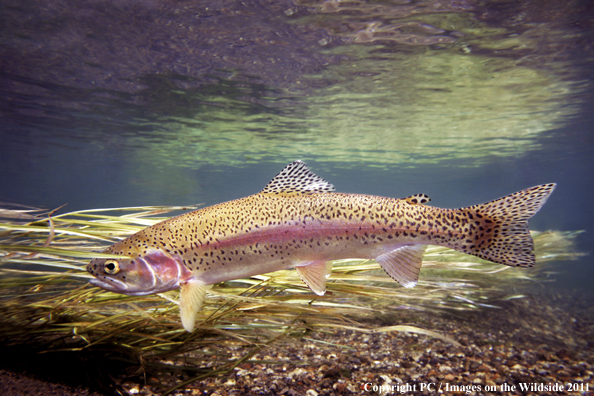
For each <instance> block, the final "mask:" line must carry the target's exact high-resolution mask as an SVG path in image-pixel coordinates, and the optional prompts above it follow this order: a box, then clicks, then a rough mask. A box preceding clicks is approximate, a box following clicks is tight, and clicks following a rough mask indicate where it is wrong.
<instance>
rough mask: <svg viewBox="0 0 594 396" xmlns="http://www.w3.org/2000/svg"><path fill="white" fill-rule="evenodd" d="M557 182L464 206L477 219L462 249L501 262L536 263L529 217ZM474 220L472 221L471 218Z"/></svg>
mask: <svg viewBox="0 0 594 396" xmlns="http://www.w3.org/2000/svg"><path fill="white" fill-rule="evenodd" d="M555 186H556V184H554V183H552V184H543V185H540V186H535V187H532V188H527V189H526V190H522V191H519V192H517V193H515V194H511V195H508V196H506V197H503V198H499V199H497V200H495V201H492V202H487V203H485V204H481V205H474V206H470V207H468V208H463V209H461V210H462V211H464V212H466V214H467V216H469V217H470V218H471V219H472V218H474V217H476V218H478V219H476V218H475V219H474V225H475V227H471V229H473V228H474V230H473V231H474V232H473V234H474V235H473V238H472V239H473V240H472V241H470V240H469V241H468V242H472V243H471V244H469V245H466V246H464V247H463V249H460V250H462V251H464V253H468V254H472V255H475V256H478V257H480V258H482V259H485V260H489V261H492V262H495V263H499V264H505V265H510V266H513V267H532V266H534V262H535V258H534V241H533V240H532V237H531V236H530V231H529V230H528V221H529V220H530V218H531V217H532V216H534V215H535V214H536V212H538V210H539V209H540V208H541V207H542V205H544V203H545V202H546V201H547V198H549V195H551V193H552V192H553V190H554V189H555ZM471 222H472V221H471Z"/></svg>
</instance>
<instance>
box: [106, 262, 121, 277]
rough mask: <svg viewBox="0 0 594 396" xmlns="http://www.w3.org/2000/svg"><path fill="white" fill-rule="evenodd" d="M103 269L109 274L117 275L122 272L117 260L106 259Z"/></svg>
mask: <svg viewBox="0 0 594 396" xmlns="http://www.w3.org/2000/svg"><path fill="white" fill-rule="evenodd" d="M103 269H104V271H105V272H107V273H108V274H109V275H115V274H117V273H118V272H120V263H118V262H117V261H116V260H106V261H105V266H104V267H103Z"/></svg>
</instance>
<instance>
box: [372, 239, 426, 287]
mask: <svg viewBox="0 0 594 396" xmlns="http://www.w3.org/2000/svg"><path fill="white" fill-rule="evenodd" d="M425 249H427V245H407V246H402V247H400V248H398V249H394V250H392V251H391V252H388V253H384V254H382V255H381V256H378V257H376V258H375V261H377V262H378V263H379V264H380V265H381V267H382V268H383V269H384V271H386V272H387V273H388V275H390V276H391V277H392V279H394V280H395V281H396V282H398V283H400V284H401V285H402V286H404V287H415V286H416V285H417V282H418V281H419V272H420V271H421V265H422V264H423V255H424V254H425Z"/></svg>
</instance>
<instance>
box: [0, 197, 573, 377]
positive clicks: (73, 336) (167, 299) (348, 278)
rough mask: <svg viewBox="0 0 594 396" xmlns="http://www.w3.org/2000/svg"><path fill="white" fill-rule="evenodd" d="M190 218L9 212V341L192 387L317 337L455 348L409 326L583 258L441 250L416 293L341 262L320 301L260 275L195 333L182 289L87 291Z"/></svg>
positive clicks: (4, 317) (214, 298)
mask: <svg viewBox="0 0 594 396" xmlns="http://www.w3.org/2000/svg"><path fill="white" fill-rule="evenodd" d="M188 209H195V207H134V208H108V209H94V210H85V211H77V212H69V213H64V214H60V215H54V212H47V213H43V212H41V211H34V210H33V209H30V208H28V209H26V210H23V209H18V210H10V209H0V315H1V316H0V317H1V319H0V337H1V338H2V339H3V342H4V343H5V344H8V345H20V344H26V345H35V346H36V347H37V348H38V349H39V351H42V352H57V351H72V352H80V351H91V350H97V349H99V350H103V349H106V348H107V349H112V350H117V351H119V353H120V354H121V356H120V357H119V359H120V360H121V359H123V360H125V361H128V362H129V363H130V364H136V365H138V366H140V367H141V369H142V370H145V372H146V371H150V372H153V371H156V372H161V373H162V372H168V373H169V372H172V370H173V371H176V370H183V371H184V372H187V371H191V372H195V373H197V375H196V376H195V377H193V379H194V380H197V379H199V378H205V377H208V376H214V375H222V374H224V373H229V372H230V370H233V368H234V367H237V365H238V364H240V363H242V362H247V361H250V359H251V357H252V356H253V355H254V354H255V353H256V352H257V351H259V350H260V349H261V348H262V346H263V345H268V344H270V343H271V342H290V341H291V340H293V339H300V338H307V339H308V340H309V341H310V342H320V343H323V342H324V341H323V340H315V339H313V338H311V337H307V334H309V333H310V332H311V331H312V330H315V331H317V332H334V331H337V330H351V331H357V332H362V333H372V332H393V331H399V332H400V331H403V332H409V333H417V334H424V335H427V336H430V337H437V338H440V339H441V340H443V341H444V342H448V343H451V344H456V343H457V342H456V340H454V339H452V338H450V337H448V336H446V335H443V334H440V333H437V332H436V331H435V330H434V329H423V328H419V327H415V326H411V325H409V324H407V323H408V321H409V319H410V318H411V317H412V316H414V314H415V312H417V311H429V312H456V311H460V310H476V309H484V308H490V309H492V308H496V307H497V301H498V300H506V299H513V298H520V297H521V296H520V295H518V293H517V291H516V290H515V287H516V286H518V285H524V284H530V283H539V282H545V281H547V280H551V278H550V273H551V272H553V271H554V269H553V266H552V265H551V263H552V262H553V261H558V260H571V259H575V258H578V257H579V256H580V253H577V252H575V248H574V242H573V241H574V238H575V235H576V233H575V232H555V231H552V232H541V233H533V236H534V240H535V245H536V254H537V262H538V265H537V266H536V267H535V268H533V269H530V270H526V269H518V268H511V267H503V266H501V265H497V264H492V263H488V262H486V261H483V260H480V259H478V258H476V257H473V256H468V255H463V254H460V253H457V252H455V251H453V250H451V249H446V248H443V247H437V246H431V247H429V248H428V250H427V254H426V256H425V262H424V264H423V270H422V271H421V279H420V282H419V284H418V285H417V286H416V287H415V288H413V289H404V288H402V287H400V286H398V284H397V283H395V282H394V281H393V280H391V279H390V278H389V277H388V276H387V275H386V274H385V273H384V272H383V270H381V268H380V267H379V265H378V264H377V263H376V262H375V261H370V260H339V261H336V262H335V263H334V266H333V273H332V276H331V277H330V278H329V280H328V284H327V293H326V294H325V295H324V296H317V295H315V294H313V293H312V292H311V291H310V290H309V289H308V288H307V287H306V286H305V284H303V282H302V281H301V279H300V278H299V276H297V274H296V272H295V271H293V270H286V271H278V272H274V273H271V274H262V275H258V276H254V277H251V278H246V279H238V280H233V281H228V282H223V283H221V284H218V285H215V286H214V287H213V288H212V289H211V290H210V291H209V293H208V296H207V299H206V301H205V305H204V309H203V310H202V311H201V312H200V313H199V316H198V318H199V319H198V322H197V326H196V327H197V329H196V331H194V332H193V333H191V334H190V333H187V332H185V331H184V330H183V328H182V327H181V323H180V320H179V309H178V305H177V299H178V292H177V291H171V292H167V293H161V294H158V295H150V296H126V295H121V294H115V293H110V292H107V291H105V290H102V289H99V288H96V287H93V286H90V285H89V284H87V280H88V279H89V278H90V277H91V276H90V275H89V274H87V273H86V271H85V269H84V267H85V265H86V264H87V262H88V260H89V259H90V258H91V257H108V256H109V257H110V255H104V254H101V253H98V252H100V251H101V250H102V249H103V248H104V247H105V246H107V245H108V244H110V243H113V242H116V241H118V240H120V239H122V238H124V237H126V236H128V235H130V234H132V233H134V232H137V231H139V230H141V229H143V228H144V227H146V226H149V225H152V224H155V223H157V222H159V221H161V220H164V219H165V218H166V216H165V215H167V214H169V213H171V212H173V211H180V210H188ZM380 317H381V318H382V319H381V320H382V325H377V320H378V318H380ZM387 318H388V319H389V324H387V323H386V320H387ZM395 323H396V324H395ZM312 340H313V341H312ZM344 347H348V346H344ZM174 382H175V381H174ZM178 385H179V386H181V385H180V384H178Z"/></svg>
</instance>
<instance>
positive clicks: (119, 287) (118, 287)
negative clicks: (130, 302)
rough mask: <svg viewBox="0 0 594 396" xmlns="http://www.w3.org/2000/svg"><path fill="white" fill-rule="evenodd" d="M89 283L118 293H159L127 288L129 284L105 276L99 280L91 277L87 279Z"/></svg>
mask: <svg viewBox="0 0 594 396" xmlns="http://www.w3.org/2000/svg"><path fill="white" fill-rule="evenodd" d="M89 283H90V284H91V285H93V286H97V287H100V288H102V289H105V290H107V291H110V292H113V293H119V294H126V295H128V296H146V295H147V294H154V293H159V291H154V290H142V291H140V290H128V289H129V288H130V286H129V285H127V284H126V283H124V282H122V281H120V280H117V279H110V278H106V279H105V280H101V279H97V278H93V279H91V280H90V281H89Z"/></svg>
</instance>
